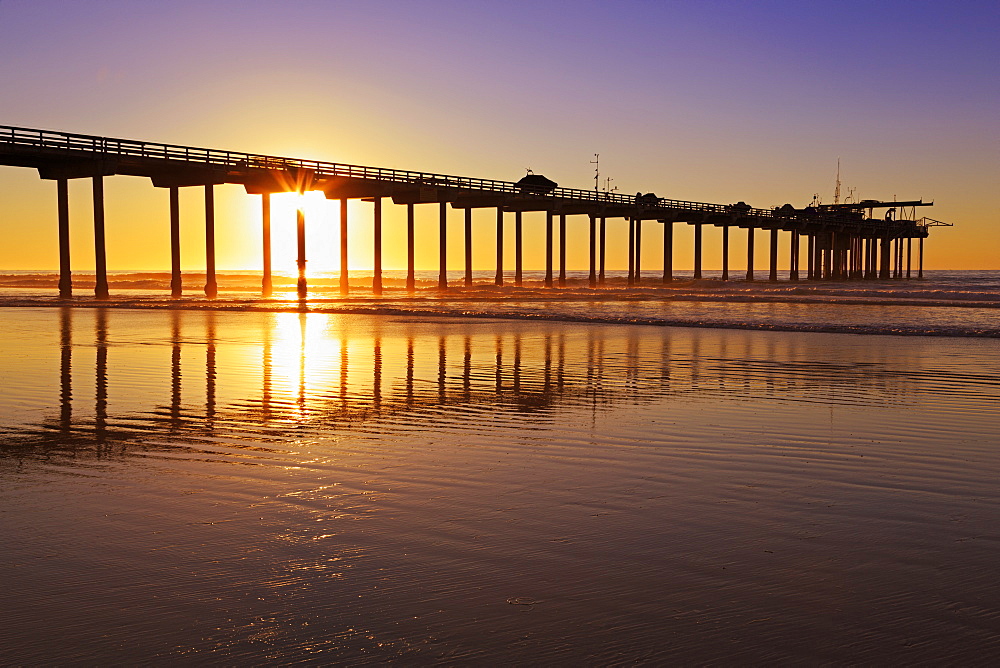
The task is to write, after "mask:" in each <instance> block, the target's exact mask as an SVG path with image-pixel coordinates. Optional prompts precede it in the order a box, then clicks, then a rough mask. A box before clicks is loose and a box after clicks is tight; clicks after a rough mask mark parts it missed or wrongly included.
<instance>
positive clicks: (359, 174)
mask: <svg viewBox="0 0 1000 668" xmlns="http://www.w3.org/2000/svg"><path fill="white" fill-rule="evenodd" d="M2 144H7V145H9V146H14V147H24V148H33V149H37V150H43V151H65V152H66V153H68V154H76V155H77V156H79V155H80V154H85V155H86V157H88V158H92V157H99V158H105V157H107V158H138V159H143V160H155V161H164V162H168V163H171V164H177V165H178V166H180V165H192V166H198V167H205V168H209V169H215V170H225V171H227V172H238V173H243V174H252V173H254V172H256V171H258V170H259V171H282V170H303V171H306V172H310V173H312V174H313V175H314V176H315V178H317V179H328V178H333V177H346V178H354V179H366V180H371V181H377V182H381V183H397V184H401V185H411V186H417V187H433V188H449V189H453V190H456V191H466V192H467V193H468V194H473V195H483V194H497V195H509V196H529V197H531V198H533V199H552V200H562V201H575V202H580V203H589V204H597V205H601V206H603V207H607V206H616V207H624V208H627V209H632V210H635V209H641V210H642V211H644V212H654V214H655V212H657V211H663V214H664V219H669V218H670V217H671V214H672V213H676V212H678V211H689V212H699V213H701V214H709V215H716V216H722V217H729V218H731V219H732V220H733V221H734V222H735V221H736V219H743V218H752V219H757V220H758V221H760V222H761V224H762V226H763V227H771V226H775V225H778V226H782V225H784V224H786V223H790V222H791V223H800V222H801V223H821V224H824V225H841V226H847V227H850V228H859V227H863V228H865V229H867V230H869V231H871V232H874V233H878V234H884V233H888V232H890V231H894V232H896V233H904V231H903V230H901V229H900V228H901V226H902V227H905V226H907V225H910V226H912V225H914V224H915V223H914V222H913V221H883V220H880V219H872V218H866V219H859V218H857V217H851V216H849V215H845V214H841V213H831V212H817V211H809V210H799V211H797V212H796V213H795V214H793V215H792V216H789V215H788V214H786V213H784V212H781V211H776V210H774V209H758V208H753V207H750V206H747V205H744V204H742V203H740V204H737V205H730V204H712V203H709V202H695V201H690V200H679V199H670V198H666V197H657V198H655V199H654V198H650V199H649V200H646V199H637V198H636V196H635V195H625V194H623V193H615V192H600V191H594V190H583V189H578V188H561V187H555V188H553V189H552V190H548V191H544V192H540V191H537V190H534V189H531V188H530V187H529V188H525V187H524V186H521V185H518V184H517V183H514V182H511V181H499V180H496V179H482V178H475V177H467V176H454V175H449V174H436V173H432V172H418V171H410V170H402V169H387V168H384V167H367V166H363V165H350V164H344V163H338V162H328V161H322V160H304V159H301V158H287V157H280V156H271V155H263V154H259V153H244V152H240V151H223V150H218V149H210V148H198V147H194V146H180V145H177V144H163V143H158V142H146V141H137V140H133V139H120V138H115V137H100V136H95V135H85V134H77V133H70V132H58V131H52V130H39V129H34V128H23V127H17V126H10V125H0V145H2ZM67 157H69V156H67ZM236 181H237V182H238V179H236ZM924 220H925V221H927V220H931V219H924ZM901 224H902V225H901ZM916 224H917V225H919V226H921V227H928V226H933V225H944V224H945V223H941V222H940V221H932V222H930V223H923V224H921V223H916Z"/></svg>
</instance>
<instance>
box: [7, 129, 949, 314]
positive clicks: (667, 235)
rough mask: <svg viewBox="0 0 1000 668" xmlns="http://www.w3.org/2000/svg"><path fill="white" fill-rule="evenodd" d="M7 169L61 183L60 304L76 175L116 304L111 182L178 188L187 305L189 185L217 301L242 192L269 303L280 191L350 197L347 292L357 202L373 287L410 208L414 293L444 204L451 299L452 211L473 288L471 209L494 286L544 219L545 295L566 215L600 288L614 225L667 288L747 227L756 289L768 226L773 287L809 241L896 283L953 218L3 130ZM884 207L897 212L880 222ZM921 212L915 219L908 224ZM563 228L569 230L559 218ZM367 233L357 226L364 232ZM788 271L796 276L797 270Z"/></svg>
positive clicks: (176, 282) (175, 281)
mask: <svg viewBox="0 0 1000 668" xmlns="http://www.w3.org/2000/svg"><path fill="white" fill-rule="evenodd" d="M0 165H7V166H15V167H26V168H33V169H37V170H38V173H39V175H40V176H41V178H43V179H50V180H54V181H56V199H57V202H56V205H57V212H58V229H59V295H60V297H62V298H69V297H71V296H72V286H73V283H72V274H71V271H70V252H69V225H70V222H69V221H70V211H69V201H68V187H67V183H68V181H69V179H78V178H88V179H92V181H93V193H94V198H93V199H94V244H95V257H96V262H95V265H96V266H95V270H96V274H97V277H96V286H95V296H96V297H97V298H98V299H106V298H108V296H109V291H108V282H107V260H106V252H105V234H104V183H103V180H104V177H106V176H112V175H128V176H138V177H145V178H149V179H151V180H152V184H153V186H154V187H158V188H166V189H168V190H169V206H170V247H171V281H170V291H171V295H172V296H174V297H180V296H181V295H182V291H181V268H180V267H181V261H180V208H179V190H180V188H185V187H198V188H204V191H205V249H206V258H207V260H206V282H205V288H204V291H205V295H206V297H209V298H214V297H215V296H216V295H217V294H218V285H217V282H216V277H215V211H214V186H216V185H220V184H226V183H231V184H240V185H242V186H243V187H244V188H245V189H246V192H247V193H248V194H251V195H261V200H262V214H261V225H262V244H263V267H262V270H263V277H262V281H261V291H262V294H263V295H264V296H265V297H266V296H270V294H271V290H272V280H271V206H270V195H271V194H272V193H279V192H299V193H302V192H306V191H313V190H319V191H323V193H325V195H326V197H327V198H328V199H337V200H340V215H341V227H340V260H341V262H340V266H341V277H340V290H341V293H342V294H347V293H348V291H349V280H348V279H349V275H348V257H347V248H348V230H349V226H348V225H347V202H348V200H351V199H360V200H364V201H367V202H371V203H372V204H373V215H372V220H371V224H372V226H373V232H374V234H373V237H374V249H373V250H374V277H373V280H372V291H373V292H374V293H375V294H381V293H382V289H383V287H382V203H383V201H384V200H385V199H386V198H389V199H390V200H391V201H392V203H393V204H396V205H402V206H405V207H406V211H407V277H406V287H407V290H409V291H413V290H415V287H416V281H415V265H414V247H415V235H416V234H417V229H416V226H415V224H414V207H415V206H416V205H418V204H435V205H437V207H438V209H439V221H440V224H439V231H438V235H439V243H440V251H439V266H440V272H439V279H438V288H439V289H441V290H447V289H448V287H449V285H448V279H447V273H446V271H445V267H446V260H447V258H446V255H447V253H446V241H447V239H446V225H445V223H446V221H447V214H448V207H449V206H450V207H451V208H454V209H461V210H462V211H463V212H464V234H465V239H464V251H465V253H464V255H465V258H464V259H465V273H464V281H463V284H464V285H465V286H471V285H472V283H473V282H472V247H473V246H472V244H473V241H474V240H473V238H472V211H473V210H474V209H495V211H496V243H497V259H496V276H495V279H494V283H495V284H496V285H504V283H505V280H506V275H505V273H504V269H503V267H504V257H503V239H504V226H505V225H506V214H508V213H512V214H513V219H514V240H515V243H514V249H515V250H514V264H515V268H514V285H517V286H520V285H522V281H523V272H524V266H523V258H522V250H523V246H524V237H525V233H524V229H523V227H524V226H523V220H522V217H523V214H524V213H525V212H529V211H538V212H545V232H544V248H545V278H544V285H545V287H546V288H553V289H555V288H561V287H565V286H566V246H567V243H568V240H567V236H566V217H567V216H587V217H588V219H589V228H588V230H589V233H588V239H587V241H586V243H587V244H588V249H589V274H588V276H589V280H588V284H589V286H590V287H592V288H598V287H600V286H602V285H604V283H605V264H606V259H607V257H606V243H605V240H606V235H605V230H606V221H607V220H608V219H609V218H624V219H626V220H627V221H628V225H629V232H628V251H627V252H628V279H627V283H628V285H630V286H632V285H636V284H639V283H640V282H641V281H642V280H643V276H642V267H641V263H640V257H641V248H642V238H643V223H644V222H655V223H657V224H659V225H662V227H663V263H662V273H661V276H660V279H659V280H660V281H662V282H663V283H669V282H670V281H672V280H673V279H674V271H673V249H674V243H673V225H674V224H675V223H685V224H688V225H693V226H694V278H695V279H700V278H702V248H703V242H704V240H703V228H704V226H706V225H710V226H713V227H719V228H721V231H722V279H723V280H729V242H730V230H733V231H735V230H737V229H745V230H746V231H747V236H746V238H747V246H746V252H747V271H746V280H748V281H752V280H754V279H755V273H754V270H755V256H754V231H755V230H768V231H769V241H770V243H769V249H768V260H769V262H768V265H767V267H768V280H770V281H778V280H779V279H780V278H781V274H783V273H784V274H785V276H786V277H787V280H789V281H798V280H799V278H800V270H801V268H802V259H801V258H800V251H801V246H802V245H803V244H802V237H803V236H804V237H805V238H806V240H805V246H806V249H807V250H806V258H805V275H806V279H807V280H884V279H894V278H895V279H900V278H913V277H914V274H915V276H916V278H922V277H923V251H924V239H925V238H927V236H928V229H929V228H930V227H933V226H937V225H946V223H942V222H940V221H936V220H933V219H931V218H927V217H923V218H920V219H918V218H917V216H916V209H917V207H924V206H931V205H932V204H933V203H931V202H923V201H920V200H916V201H907V202H881V201H874V200H863V201H861V202H858V203H851V204H833V205H817V206H810V207H806V208H803V209H796V208H794V207H792V206H791V205H788V204H786V205H784V206H782V207H778V208H774V209H756V208H753V207H751V206H749V205H747V204H745V203H743V202H738V203H736V204H710V203H705V202H692V201H686V200H675V199H667V198H662V197H657V196H655V195H653V194H652V193H647V194H645V195H642V194H636V195H634V196H628V195H623V194H619V193H608V192H598V191H592V190H579V189H573V188H560V187H557V186H555V184H553V183H552V182H550V181H548V180H547V179H545V178H544V177H541V176H540V175H529V176H527V177H525V178H523V179H521V180H520V181H518V182H511V181H496V180H490V179H479V178H471V177H462V176H448V175H442V174H432V173H427V172H416V171H404V170H396V169H384V168H380V167H362V166H357V165H345V164H340V163H334V162H321V161H314V160H300V159H296V158H283V157H276V156H267V155H257V154H251V153H239V152H233V151H220V150H214V149H206V148H196V147H191V146H176V145H170V144H160V143H153V142H143V141H135V140H129V139H115V138H109V137H96V136H90V135H81V134H71V133H66V132H53V131H48V130H39V129H31V128H20V127H12V126H3V125H0ZM875 211H879V212H882V211H885V214H884V215H881V216H875V215H874V212H875ZM907 214H909V215H907ZM557 219H558V226H556V222H555V221H556V220H557ZM296 222H297V225H296V229H297V264H298V270H299V275H298V283H297V289H298V295H299V297H300V298H301V299H305V298H306V297H307V294H308V286H307V282H306V273H305V267H306V250H307V249H306V237H305V225H306V220H305V215H304V213H303V212H302V211H301V210H299V212H298V218H297V221H296ZM354 224H357V223H354ZM556 229H558V239H559V256H558V261H559V264H558V274H557V273H556V269H555V265H554V257H553V255H554V247H555V231H556ZM782 233H784V234H785V239H786V243H788V244H789V253H788V260H789V262H788V266H787V267H786V268H785V270H786V271H782V268H781V267H779V264H778V252H779V247H780V246H781V244H782V240H781V235H782ZM914 239H916V240H917V242H918V245H917V265H916V269H915V271H914V267H913V266H912V261H913V240H914ZM786 272H787V273H786Z"/></svg>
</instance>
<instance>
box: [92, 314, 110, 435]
mask: <svg viewBox="0 0 1000 668" xmlns="http://www.w3.org/2000/svg"><path fill="white" fill-rule="evenodd" d="M94 315H95V322H94V343H95V346H96V348H97V360H96V361H95V364H94V380H95V385H96V387H95V389H94V432H95V436H96V437H97V442H98V443H103V442H104V440H105V438H106V436H107V428H108V312H107V310H106V309H103V308H99V309H97V312H96V313H95V314H94Z"/></svg>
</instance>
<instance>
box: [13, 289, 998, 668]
mask: <svg viewBox="0 0 1000 668" xmlns="http://www.w3.org/2000/svg"><path fill="white" fill-rule="evenodd" d="M0 321H2V325H3V328H4V331H5V334H6V343H5V349H6V350H7V351H9V352H6V353H5V363H4V367H3V374H4V377H3V382H2V384H0V409H2V413H0V425H2V433H3V437H2V448H0V457H2V458H0V530H2V532H3V534H4V536H5V549H4V562H5V568H6V570H7V572H8V573H9V574H11V575H12V577H11V578H9V580H8V583H7V585H6V586H5V588H4V589H5V592H4V594H3V599H4V602H3V607H4V609H5V624H4V625H3V626H2V630H0V647H2V649H0V661H2V662H3V663H7V664H37V663H59V664H66V663H82V664H94V663H132V662H140V661H141V662H149V663H154V664H155V663H159V664H166V663H176V662H178V661H184V662H198V663H202V662H212V663H236V662H241V661H249V660H261V659H265V660H273V661H276V662H280V663H298V662H307V663H308V662H322V661H323V660H324V659H323V658H322V657H326V658H327V659H328V658H329V657H330V656H337V657H338V660H339V661H342V662H345V663H356V664H361V663H384V662H386V661H400V662H406V663H442V662H443V663H472V662H502V663H517V664H553V663H575V664H588V665H589V664H605V665H606V664H615V663H632V662H648V663H660V664H662V663H668V662H683V663H709V662H720V663H731V662H736V661H738V662H741V663H774V662H782V663H827V662H834V663H885V662H893V663H900V662H911V661H922V662H933V663H941V662H946V663H968V662H982V661H984V660H986V659H987V658H988V657H1000V641H998V638H1000V635H998V633H997V631H998V627H997V624H998V619H1000V610H998V606H997V601H998V600H1000V592H998V590H997V585H996V583H995V578H993V577H992V568H993V564H994V562H995V557H996V538H997V537H996V531H995V528H996V522H997V519H998V517H1000V508H998V502H1000V495H998V492H997V489H996V485H995V482H996V480H997V478H998V474H1000V453H998V451H997V449H996V438H995V431H996V425H997V423H998V408H997V407H998V405H1000V403H998V401H997V399H998V396H1000V383H998V381H997V378H1000V366H998V362H997V360H998V359H1000V357H998V355H997V351H998V349H997V346H998V342H997V341H996V340H995V339H988V338H987V339H975V338H960V337H919V336H908V337H899V336H860V335H850V334H835V333H803V332H769V331H739V330H730V329H695V328H677V327H648V326H642V325H615V324H585V323H559V322H548V321H542V322H534V321H510V320H496V319H492V320H491V319H488V318H476V319H465V320H463V319H456V318H447V317H443V316H441V315H438V316H436V317H433V318H421V317H419V316H412V315H411V316H384V315H383V316H373V315H363V314H362V315H359V314H337V313H310V314H298V313H265V312H249V313H248V312H229V311H208V312H204V311H185V310H171V311H163V310H147V311H136V310H127V309H95V308H87V309H73V308H62V309H60V308H31V307H26V308H4V309H0ZM53 638H57V639H58V642H53ZM331 653H332V654H331Z"/></svg>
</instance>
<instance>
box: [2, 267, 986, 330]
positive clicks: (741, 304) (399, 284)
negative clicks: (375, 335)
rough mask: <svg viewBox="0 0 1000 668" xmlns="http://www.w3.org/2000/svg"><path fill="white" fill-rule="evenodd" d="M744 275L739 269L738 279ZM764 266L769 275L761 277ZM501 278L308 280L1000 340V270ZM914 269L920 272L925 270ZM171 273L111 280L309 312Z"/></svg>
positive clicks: (601, 309) (200, 304)
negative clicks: (560, 285) (553, 283)
mask: <svg viewBox="0 0 1000 668" xmlns="http://www.w3.org/2000/svg"><path fill="white" fill-rule="evenodd" d="M735 273H736V272H734V274H735ZM759 273H760V272H758V275H759ZM510 274H511V272H508V275H507V276H506V284H505V286H503V287H496V286H494V285H493V278H494V275H493V272H485V271H477V272H475V273H474V285H473V287H471V288H465V287H464V286H463V285H462V279H463V276H464V274H463V273H462V272H459V271H450V272H449V273H448V281H449V290H448V292H447V293H441V292H439V291H438V290H437V289H436V286H437V280H438V275H437V272H436V271H421V272H417V275H416V281H417V288H418V289H417V291H416V292H415V293H413V295H410V294H408V293H407V292H406V291H405V289H404V286H405V272H400V271H387V272H384V279H383V282H384V285H385V286H386V291H385V293H384V294H383V295H382V296H380V297H375V296H374V295H372V293H371V280H372V279H371V273H370V272H367V273H366V272H360V271H359V272H351V292H350V294H349V295H348V297H347V298H344V297H342V296H341V295H340V288H339V281H340V278H339V274H336V273H334V272H321V273H318V274H316V275H313V276H310V278H309V291H310V295H309V301H308V304H307V307H308V310H310V311H313V312H327V313H332V312H336V313H348V312H351V313H368V314H373V315H375V314H391V315H403V314H407V313H409V314H419V315H421V316H433V315H438V316H462V317H503V318H505V319H538V318H544V319H549V320H556V321H572V322H605V323H611V322H615V323H631V324H645V325H675V326H685V327H723V328H729V329H735V328H738V329H768V330H784V331H817V332H845V333H846V332H853V333H859V334H860V333H863V334H909V335H929V336H986V337H997V336H1000V317H998V316H1000V311H998V310H997V309H1000V271H926V272H924V274H925V278H924V279H923V280H915V279H914V280H904V279H894V280H883V281H842V282H830V281H804V280H803V281H799V282H796V283H791V282H788V281H783V280H782V281H779V282H776V283H770V282H768V281H766V280H756V281H753V282H747V281H745V280H729V281H721V280H719V279H718V272H711V271H708V272H705V274H704V275H705V278H703V279H700V280H697V281H695V280H693V279H691V278H690V276H686V275H684V274H681V275H675V280H674V281H673V282H672V283H670V284H667V285H665V284H663V283H662V282H661V281H660V277H659V275H658V274H656V273H655V272H646V273H645V275H644V276H643V278H642V279H641V281H640V283H639V284H638V285H637V286H634V287H632V288H631V289H628V290H627V291H624V290H623V288H625V287H626V285H625V282H626V278H625V274H624V272H620V271H616V272H608V274H607V277H606V280H607V282H606V284H605V285H604V286H602V288H600V289H596V290H591V289H589V288H587V274H586V272H579V271H577V272H569V273H568V275H567V287H566V288H564V289H559V290H547V289H545V288H544V286H543V284H542V281H543V278H544V274H543V272H539V271H526V272H524V285H523V286H522V287H521V288H516V287H514V286H513V285H512V283H513V276H512V275H510ZM914 275H915V274H914ZM74 280H75V283H76V291H75V292H76V295H77V296H76V297H75V298H74V301H75V303H79V304H81V305H89V306H94V305H95V304H94V303H93V299H92V298H91V297H89V296H88V291H89V294H90V295H92V290H93V275H92V274H86V273H81V274H76V275H75V279H74ZM57 281H58V276H57V274H55V273H53V272H8V273H5V274H0V305H30V304H43V303H48V304H51V303H52V298H53V297H55V296H56V295H57V290H56V284H57ZM169 282H170V274H169V272H117V273H112V274H110V276H109V283H110V285H111V291H112V300H111V301H110V302H107V303H106V304H107V305H113V306H117V307H128V308H158V307H165V306H169V307H171V308H177V307H180V308H186V309H197V308H215V309H219V308H239V309H254V310H261V309H262V310H278V309H289V308H291V309H295V310H299V309H300V307H301V305H300V303H299V301H298V298H297V296H296V294H295V279H294V278H293V277H292V276H290V275H276V276H275V278H274V282H275V294H274V296H273V298H272V299H270V300H261V299H260V298H259V293H260V282H261V279H260V275H259V274H257V273H253V272H220V273H219V275H218V282H219V290H220V298H219V299H217V300H212V301H210V300H206V299H204V295H203V292H202V286H203V285H204V282H205V279H204V275H203V274H194V273H188V274H185V275H184V286H185V296H184V297H183V298H182V299H181V300H171V299H170V298H169Z"/></svg>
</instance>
